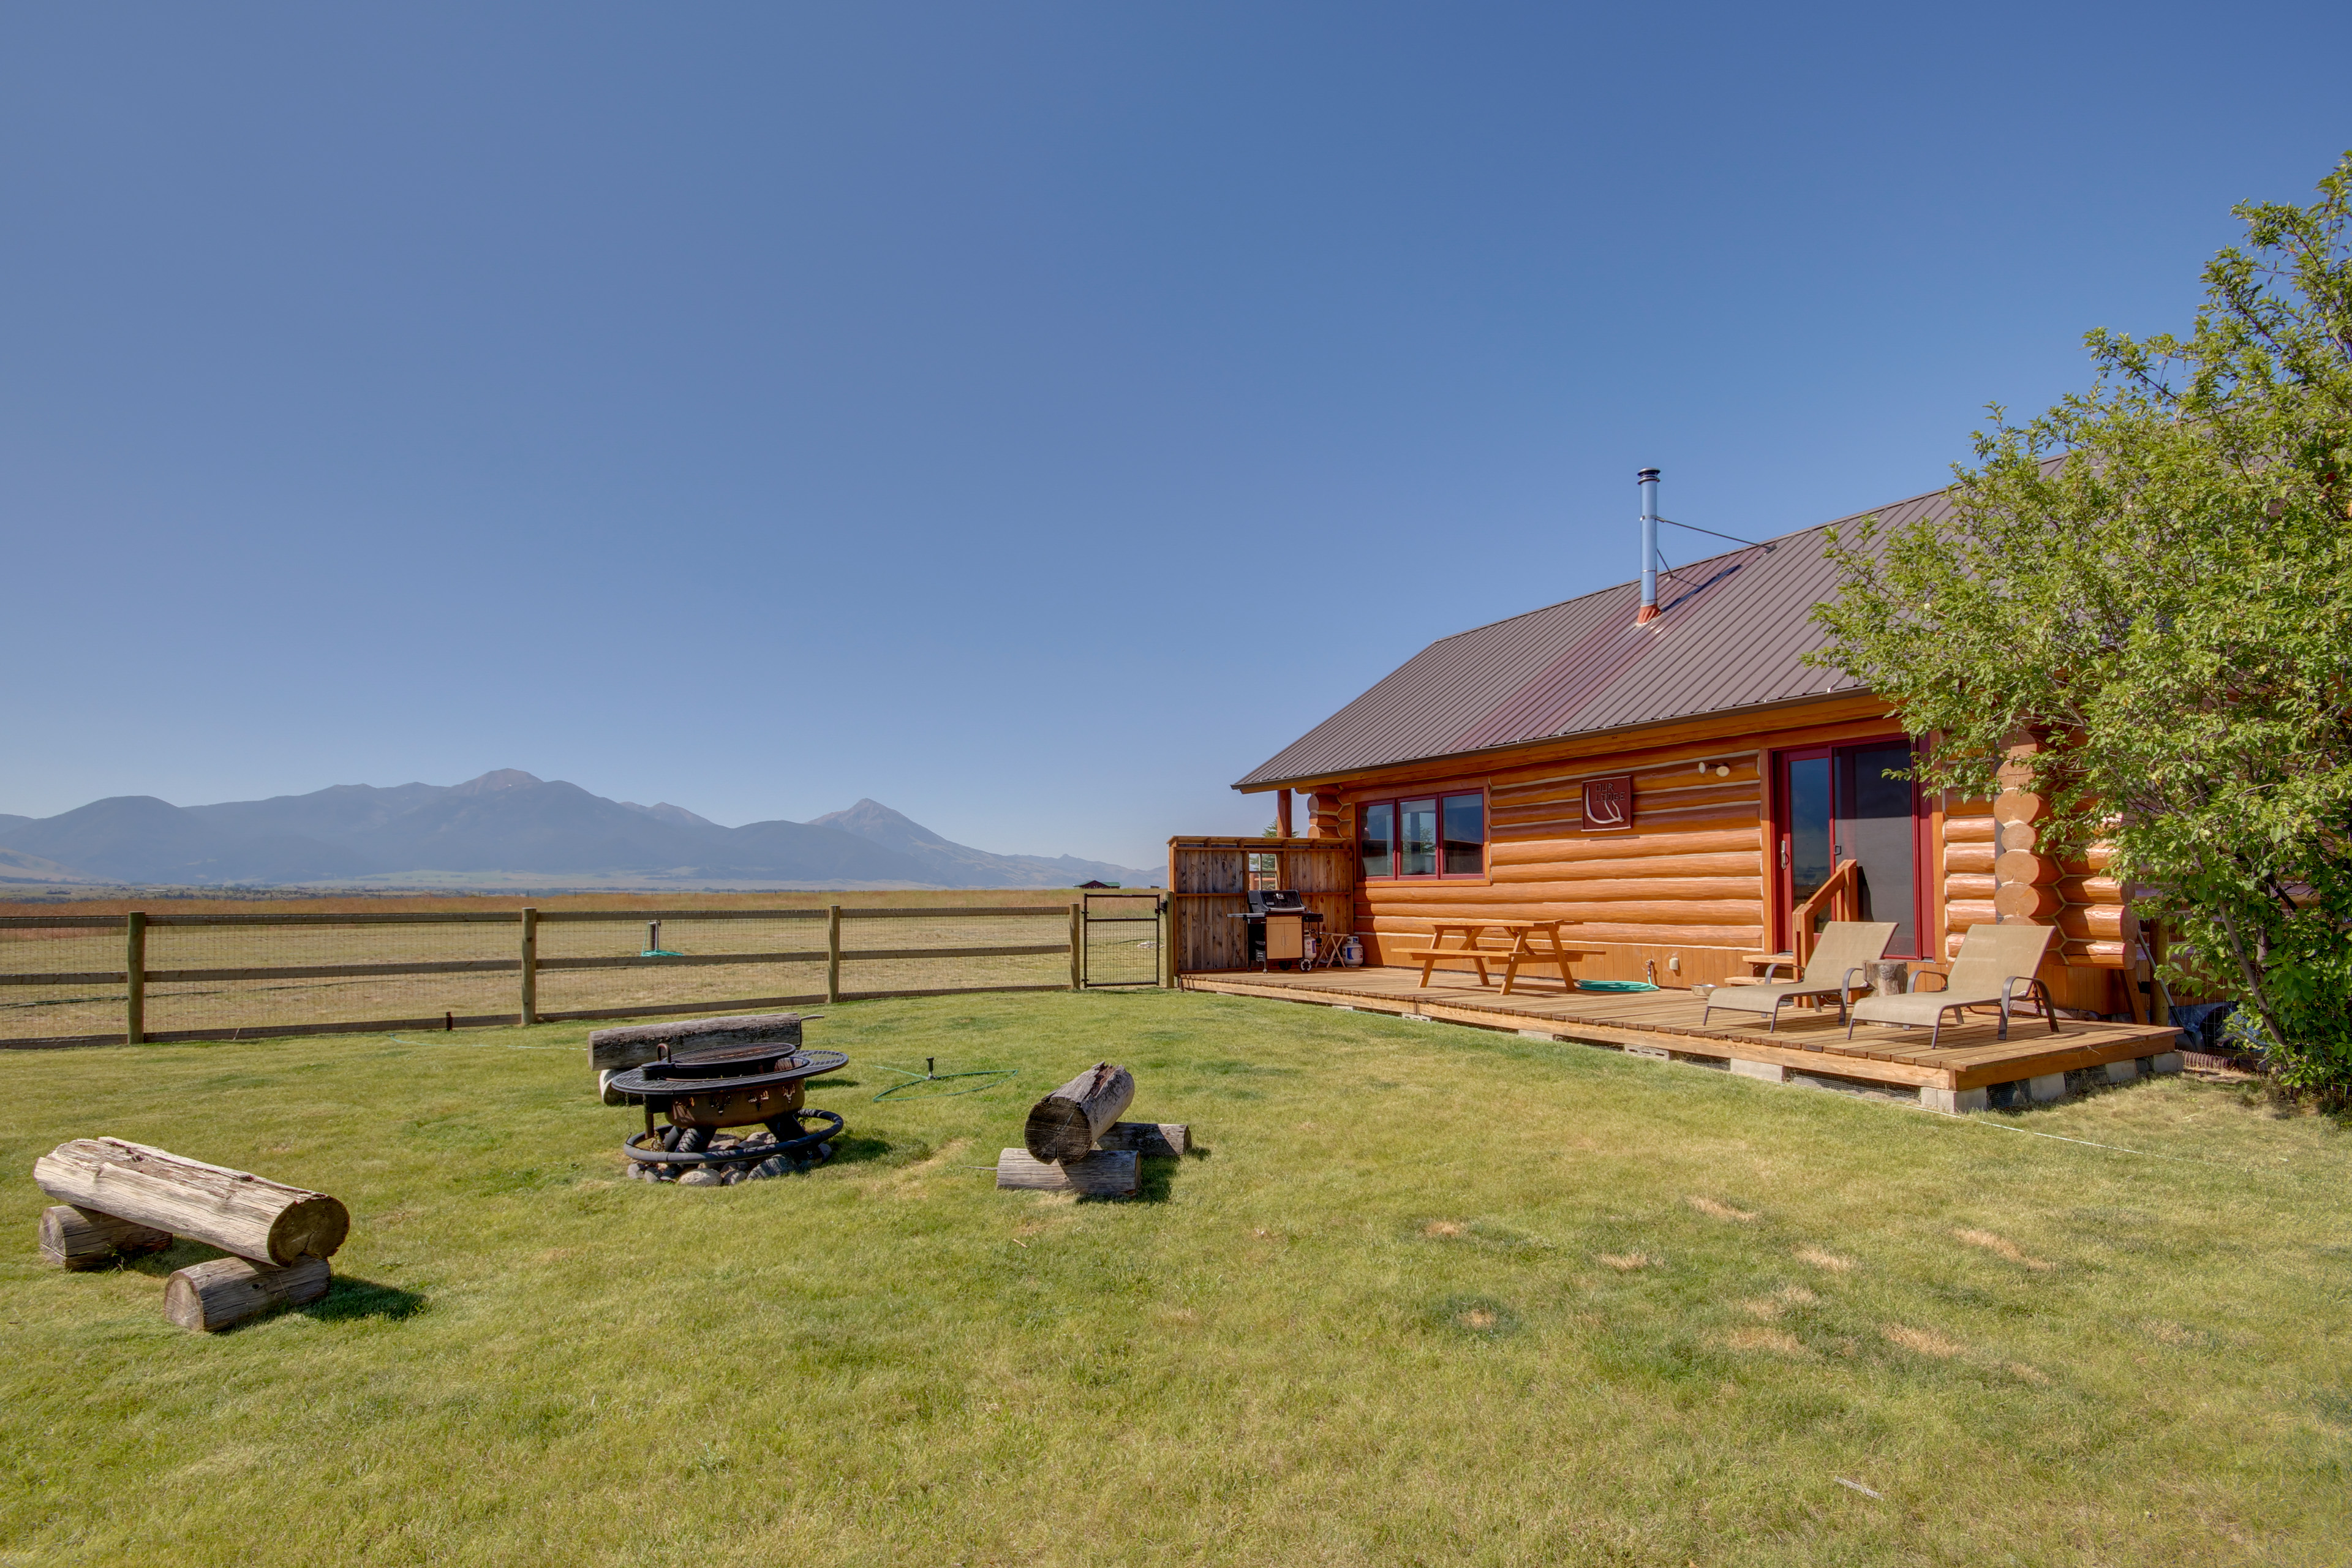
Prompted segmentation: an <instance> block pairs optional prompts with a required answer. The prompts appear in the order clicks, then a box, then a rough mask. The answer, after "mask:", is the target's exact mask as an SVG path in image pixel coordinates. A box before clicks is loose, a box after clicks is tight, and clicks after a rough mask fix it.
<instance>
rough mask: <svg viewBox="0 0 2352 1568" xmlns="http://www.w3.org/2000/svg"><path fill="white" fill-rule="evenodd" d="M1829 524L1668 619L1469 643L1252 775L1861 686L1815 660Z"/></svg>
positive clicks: (1634, 598)
mask: <svg viewBox="0 0 2352 1568" xmlns="http://www.w3.org/2000/svg"><path fill="white" fill-rule="evenodd" d="M1950 506H1951V503H1950V501H1949V500H1948V497H1947V495H1946V493H1945V492H1944V491H1942V490H1935V491H1931V492H1929V493H1928V494H1927V495H1922V496H1914V497H1912V498H1911V499H1910V500H1904V501H1898V502H1896V503H1895V504H1894V505H1892V506H1884V507H1875V508H1873V509H1872V510H1871V511H1868V512H1856V513H1854V514H1853V516H1852V517H1848V518H1841V519H1839V520H1838V522H1839V523H1850V522H1855V521H1860V520H1861V519H1863V518H1864V517H1868V516H1871V515H1873V514H1875V515H1876V516H1877V517H1878V518H1879V519H1880V520H1881V521H1884V522H1885V523H1886V524H1888V525H1890V526H1901V525H1905V524H1908V523H1911V522H1916V521H1919V520H1920V519H1922V518H1928V517H1937V516H1941V515H1942V514H1943V513H1945V512H1947V511H1948V510H1950ZM1833 526H1836V524H1831V523H1825V524H1823V525H1822V526H1821V527H1819V528H1809V529H1804V530H1801V531H1798V532H1796V533H1788V534H1783V535H1781V536H1780V538H1778V539H1775V540H1772V541H1770V542H1769V543H1770V545H1771V548H1770V549H1769V550H1767V549H1765V548H1764V547H1763V546H1762V545H1754V546H1749V547H1748V548H1745V549H1741V550H1735V551H1733V552H1730V553H1728V554H1725V555H1717V556H1713V557H1710V558H1708V559H1707V560H1704V561H1697V562H1693V563H1691V564H1689V565H1687V566H1678V567H1675V569H1674V571H1673V572H1672V574H1666V573H1663V572H1662V573H1660V574H1659V577H1658V614H1657V616H1655V617H1654V619H1652V620H1651V621H1650V622H1649V623H1648V624H1647V625H1643V626H1636V625H1635V624H1634V621H1633V616H1634V615H1635V613H1636V612H1637V611H1638V610H1639V609H1640V608H1641V584H1639V583H1620V584H1617V585H1616V586H1615V587H1613V588H1603V589H1601V590H1600V591H1599V592H1597V593H1591V594H1587V595H1583V596H1582V597H1580V598H1575V599H1570V600H1568V601H1567V602H1565V603H1563V604H1558V605H1551V606H1549V608H1546V609H1541V610H1530V611H1528V613H1527V614H1526V615H1523V616H1512V617H1511V618H1510V619H1508V620H1503V621H1496V622H1495V623H1493V624H1492V625H1490V626H1478V627H1475V628H1473V629H1472V630H1470V631H1466V632H1457V633H1455V634H1454V636H1452V637H1444V638H1442V639H1440V640H1439V641H1437V642H1434V643H1432V644H1431V645H1430V646H1429V647H1425V648H1423V650H1422V651H1421V652H1419V653H1417V654H1415V655H1414V656H1413V657H1412V658H1410V659H1408V660H1407V661H1406V662H1405V663H1404V664H1403V665H1402V667H1401V668H1398V669H1397V670H1396V671H1395V672H1394V673H1393V674H1391V675H1390V676H1388V677H1387V678H1386V679H1383V680H1381V682H1380V684H1378V685H1377V686H1374V687H1373V688H1372V689H1370V691H1367V692H1365V693H1364V694H1363V695H1362V696H1361V697H1359V698H1357V699H1356V700H1354V701H1353V702H1350V703H1349V704H1348V705H1347V706H1346V707H1345V708H1342V709H1340V710H1339V711H1338V712H1337V713H1334V714H1333V715H1331V717H1329V718H1328V719H1326V720H1324V721H1323V722H1321V723H1320V724H1318V725H1316V726H1315V728H1313V729H1312V730H1309V731H1307V733H1306V734H1304V735H1302V736H1300V737H1299V738H1298V739H1297V740H1296V741H1294V742H1291V743H1290V744H1289V745H1287V746H1286V747H1284V748H1283V749H1282V750H1281V751H1280V752H1276V754H1275V755H1274V756H1272V757H1270V758H1268V759H1267V760H1266V761H1265V763H1261V764H1259V765H1258V766H1257V767H1256V768H1255V769H1253V770H1251V772H1250V773H1249V774H1248V775H1247V776H1246V777H1244V778H1243V779H1242V780H1241V781H1240V782H1239V783H1237V784H1234V788H1235V789H1238V790H1258V789H1272V788H1275V787H1277V786H1279V785H1282V784H1288V783H1290V782H1293V781H1296V780H1305V779H1322V778H1330V777H1332V776H1334V775H1337V774H1339V773H1354V772H1356V771H1358V770H1360V769H1364V768H1376V767H1384V766H1388V765H1391V764H1393V763H1413V762H1423V761H1428V760H1431V759H1433V758H1439V757H1450V756H1456V755H1461V754H1464V753H1468V752H1486V751H1492V750H1494V749H1496V748H1497V747H1502V746H1512V745H1519V744H1523V743H1526V742H1531V741H1549V740H1557V739H1559V737H1561V736H1565V735H1577V734H1585V733H1591V732H1593V731H1604V730H1621V729H1624V728H1627V727H1629V726H1632V725H1637V724H1655V723H1661V722H1664V721H1667V720H1672V719H1688V718H1694V717H1696V716H1697V715H1700V714H1704V713H1721V712H1725V711H1727V710H1735V709H1741V708H1758V707H1763V706H1767V705H1769V704H1772V703H1780V702H1789V701H1792V700H1797V699H1800V698H1805V697H1816V696H1822V695H1824V694H1826V693H1830V692H1835V691H1853V690H1855V689H1858V687H1857V683H1856V682H1854V681H1853V680H1852V679H1848V678H1847V677H1845V676H1844V675H1843V674H1840V673H1838V672H1835V671H1832V670H1824V669H1816V668H1813V667H1811V665H1807V664H1805V663H1803V662H1801V661H1802V659H1803V658H1804V656H1805V655H1806V654H1808V653H1811V651H1813V650H1814V649H1815V648H1818V647H1821V646H1822V642H1823V641H1824V640H1825V638H1826V637H1827V634H1826V633H1825V632H1824V631H1823V629H1822V627H1821V626H1817V625H1815V624H1814V623H1813V621H1812V619H1811V616H1810V613H1809V612H1811V609H1812V607H1813V605H1816V604H1818V603H1820V602H1821V601H1822V600H1823V599H1826V598H1828V597H1830V596H1831V595H1832V594H1833V593H1834V592H1835V591H1836V588H1837V583H1838V569H1837V567H1836V566H1835V565H1834V564H1832V563H1831V562H1830V561H1829V560H1828V559H1827V558H1826V557H1825V556H1823V554H1822V546H1823V544H1824V542H1825V535H1826V532H1827V530H1828V529H1829V528H1831V527H1833Z"/></svg>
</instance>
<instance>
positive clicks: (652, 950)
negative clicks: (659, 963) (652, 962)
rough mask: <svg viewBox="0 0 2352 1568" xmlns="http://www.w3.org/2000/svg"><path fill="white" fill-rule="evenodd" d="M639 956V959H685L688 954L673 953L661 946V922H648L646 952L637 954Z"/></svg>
mask: <svg viewBox="0 0 2352 1568" xmlns="http://www.w3.org/2000/svg"><path fill="white" fill-rule="evenodd" d="M637 956H638V957H639V958H684V957H685V956H686V954H684V953H682V952H672V951H671V950H670V949H668V948H667V947H664V946H663V945H662V944H661V921H646V950H645V952H641V953H639V954H637Z"/></svg>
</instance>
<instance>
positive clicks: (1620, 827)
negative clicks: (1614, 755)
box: [1584, 773, 1633, 833]
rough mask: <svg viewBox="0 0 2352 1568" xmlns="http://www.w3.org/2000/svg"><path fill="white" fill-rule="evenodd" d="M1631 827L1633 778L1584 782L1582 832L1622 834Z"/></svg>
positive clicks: (1617, 777) (1625, 776)
mask: <svg viewBox="0 0 2352 1568" xmlns="http://www.w3.org/2000/svg"><path fill="white" fill-rule="evenodd" d="M1632 827H1633V774H1632V773H1619V774H1618V775H1617V776H1616V777H1615V778H1610V779H1587V780H1585V781H1584V831H1585V832H1587V833H1622V832H1625V831H1627V830H1629V829H1631V828H1632Z"/></svg>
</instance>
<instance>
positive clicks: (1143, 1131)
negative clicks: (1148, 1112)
mask: <svg viewBox="0 0 2352 1568" xmlns="http://www.w3.org/2000/svg"><path fill="white" fill-rule="evenodd" d="M1101 1142H1102V1146H1103V1147H1104V1148H1106V1149H1132V1150H1134V1151H1135V1152H1137V1153H1139V1154H1140V1155H1142V1156H1143V1157H1144V1158H1145V1159H1147V1160H1172V1159H1176V1158H1178V1157H1179V1156H1181V1154H1182V1153H1183V1152H1184V1151H1185V1150H1187V1149H1189V1148H1191V1147H1192V1129H1191V1128H1190V1127H1188V1126H1186V1125H1185V1124H1184V1123H1183V1122H1181V1121H1122V1122H1119V1123H1118V1125H1117V1126H1114V1127H1112V1128H1111V1129H1109V1131H1106V1132H1105V1133H1104V1134H1103V1135H1102V1139H1101Z"/></svg>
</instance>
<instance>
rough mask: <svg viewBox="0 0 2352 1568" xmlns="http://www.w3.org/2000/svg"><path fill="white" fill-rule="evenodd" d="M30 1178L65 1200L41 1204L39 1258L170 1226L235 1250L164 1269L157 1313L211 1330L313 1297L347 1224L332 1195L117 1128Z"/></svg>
mask: <svg viewBox="0 0 2352 1568" xmlns="http://www.w3.org/2000/svg"><path fill="white" fill-rule="evenodd" d="M33 1180H34V1181H35V1182H36V1183H37V1184H39V1185H40V1188H41V1190H42V1191H43V1192H45V1193H47V1194H49V1196H51V1197H53V1198H60V1199H63V1200H64V1201H63V1202H62V1203H60V1204H58V1205H56V1206H54V1207H52V1208H50V1209H48V1210H47V1211H46V1212H44V1213H43V1214H42V1215H41V1222H40V1245H41V1256H42V1258H44V1259H45V1260H47V1261H48V1262H51V1263H53V1264H55V1265H56V1266H58V1267H59V1268H77V1269H86V1268H101V1267H104V1266H105V1265H106V1264H108V1263H110V1262H112V1261H114V1260H115V1259H116V1258H126V1257H138V1256H142V1255H143V1254H146V1253H152V1252H160V1251H162V1250H163V1248H164V1247H169V1246H170V1245H171V1243H172V1238H173V1237H175V1236H184V1237H190V1238H191V1239H193V1240H196V1241H201V1242H205V1243H206V1244H208V1245H210V1246H213V1247H219V1248H220V1249H221V1250H222V1251H223V1252H227V1253H233V1254H235V1255H236V1256H234V1257H230V1258H214V1259H212V1260H211V1261H209V1262H205V1263H198V1264H194V1265H192V1266H190V1267H188V1268H183V1269H181V1270H179V1271H178V1272H177V1273H175V1274H173V1276H172V1277H171V1279H170V1281H169V1282H168V1283H167V1284H166V1286H165V1288H164V1293H163V1313H164V1316H165V1317H167V1318H169V1319H170V1320H171V1321H173V1322H174V1323H178V1324H180V1325H181V1326H182V1327H184V1328H190V1329H196V1330H200V1331H205V1332H208V1333H209V1332H216V1331H220V1330H222V1329H226V1328H233V1327H235V1326H236V1325H237V1324H238V1323H242V1322H246V1321H250V1320H252V1319H254V1318H257V1317H259V1316H261V1315H262V1314H264V1313H266V1312H269V1311H273V1310H276V1309H278V1307H281V1306H286V1305H289V1304H292V1303H299V1302H304V1301H315V1300H318V1299H319V1298H320V1297H321V1296H324V1295H325V1294H326V1293H327V1289H328V1286H329V1285H330V1284H331V1281H332V1275H331V1271H330V1269H329V1268H328V1266H327V1259H328V1258H331V1257H332V1256H333V1255H334V1253H335V1251H336V1249H338V1248H339V1247H341V1246H342V1245H343V1241H344V1238H345V1237H348V1236H350V1235H351V1229H352V1215H351V1211H350V1210H349V1209H347V1208H345V1207H344V1206H343V1205H342V1203H341V1200H340V1199H337V1198H333V1197H331V1196H329V1195H328V1194H325V1193H316V1192H312V1191H310V1189H309V1188H307V1187H289V1186H288V1185H286V1184H284V1183H282V1182H273V1181H270V1180H269V1179H268V1177H265V1176H257V1175H255V1174H254V1173H252V1172H250V1171H237V1170H232V1169H230V1168H229V1167H228V1166H226V1165H208V1164H206V1163H205V1162H203V1161H202V1160H191V1159H189V1158H187V1157H186V1156H185V1155H183V1154H174V1153H173V1152H171V1151H170V1150H168V1149H157V1148H153V1147H152V1146H150V1145H148V1144H145V1143H132V1142H129V1141H127V1140H125V1139H121V1138H77V1139H74V1140H73V1141H71V1142H65V1143H60V1144H58V1146H57V1147H56V1148H55V1149H52V1150H51V1151H49V1152H47V1153H46V1154H44V1155H42V1156H41V1157H40V1158H39V1159H37V1160H36V1161H34V1162H33Z"/></svg>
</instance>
